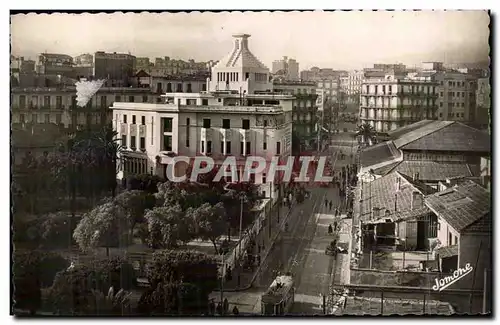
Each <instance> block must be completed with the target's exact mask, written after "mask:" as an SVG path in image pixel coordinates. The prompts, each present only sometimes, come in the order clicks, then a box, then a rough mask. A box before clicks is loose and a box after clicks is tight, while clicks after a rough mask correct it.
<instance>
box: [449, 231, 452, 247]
mask: <svg viewBox="0 0 500 325" xmlns="http://www.w3.org/2000/svg"><path fill="white" fill-rule="evenodd" d="M451 244H452V243H451V232H449V233H448V245H451Z"/></svg>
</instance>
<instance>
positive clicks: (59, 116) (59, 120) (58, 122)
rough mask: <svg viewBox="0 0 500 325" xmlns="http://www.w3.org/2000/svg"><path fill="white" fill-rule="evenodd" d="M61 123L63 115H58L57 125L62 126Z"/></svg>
mask: <svg viewBox="0 0 500 325" xmlns="http://www.w3.org/2000/svg"><path fill="white" fill-rule="evenodd" d="M23 117H24V116H23ZM61 122H62V114H56V124H61Z"/></svg>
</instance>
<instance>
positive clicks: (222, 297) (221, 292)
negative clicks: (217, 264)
mask: <svg viewBox="0 0 500 325" xmlns="http://www.w3.org/2000/svg"><path fill="white" fill-rule="evenodd" d="M220 258H221V260H222V272H221V275H220V305H221V316H222V315H224V308H223V305H222V303H223V302H224V274H225V268H224V253H223V252H221V254H220Z"/></svg>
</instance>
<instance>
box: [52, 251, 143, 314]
mask: <svg viewBox="0 0 500 325" xmlns="http://www.w3.org/2000/svg"><path fill="white" fill-rule="evenodd" d="M136 281H137V278H136V275H135V271H134V269H133V267H132V265H131V264H129V263H128V262H126V261H124V260H122V259H119V258H115V259H109V260H108V259H96V260H92V261H89V262H88V263H86V264H79V265H75V266H74V267H72V268H70V269H67V270H64V271H62V272H59V273H58V274H57V275H56V278H55V280H54V284H53V285H52V287H51V288H50V294H49V301H50V302H51V304H52V308H53V310H54V312H56V313H58V314H61V315H72V314H76V315H80V314H81V315H83V314H86V313H88V312H89V309H92V306H93V305H94V303H93V301H91V299H95V295H94V293H93V290H97V291H98V292H101V293H103V294H105V295H106V294H107V293H108V291H109V288H111V287H113V288H122V289H124V290H129V289H131V288H133V287H135V285H136ZM115 290H118V289H115Z"/></svg>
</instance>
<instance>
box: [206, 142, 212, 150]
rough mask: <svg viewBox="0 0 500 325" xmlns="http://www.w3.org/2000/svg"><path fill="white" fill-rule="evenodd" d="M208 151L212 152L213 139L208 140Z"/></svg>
mask: <svg viewBox="0 0 500 325" xmlns="http://www.w3.org/2000/svg"><path fill="white" fill-rule="evenodd" d="M207 153H212V141H207Z"/></svg>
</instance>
